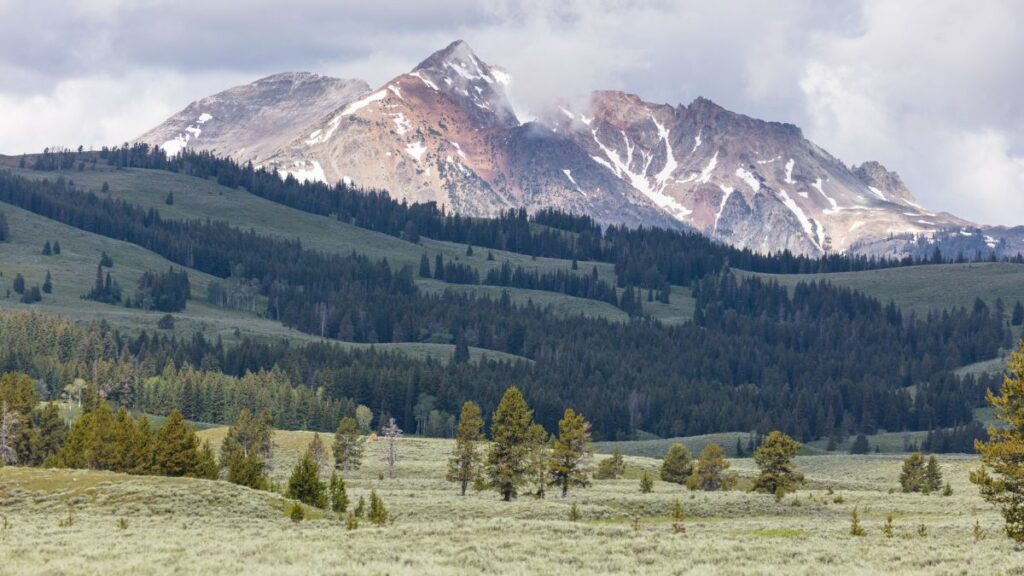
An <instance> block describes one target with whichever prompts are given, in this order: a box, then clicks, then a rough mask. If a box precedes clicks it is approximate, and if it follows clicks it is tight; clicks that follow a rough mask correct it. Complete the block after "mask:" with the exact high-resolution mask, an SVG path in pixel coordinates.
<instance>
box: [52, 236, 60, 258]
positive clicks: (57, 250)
mask: <svg viewBox="0 0 1024 576" xmlns="http://www.w3.org/2000/svg"><path fill="white" fill-rule="evenodd" d="M53 253H54V255H56V256H60V240H54V241H53Z"/></svg>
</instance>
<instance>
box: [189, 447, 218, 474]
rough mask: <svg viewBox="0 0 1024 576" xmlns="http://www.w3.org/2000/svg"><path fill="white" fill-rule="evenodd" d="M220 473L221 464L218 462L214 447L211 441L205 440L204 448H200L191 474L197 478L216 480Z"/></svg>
mask: <svg viewBox="0 0 1024 576" xmlns="http://www.w3.org/2000/svg"><path fill="white" fill-rule="evenodd" d="M219 475H220V465H218V464H217V456H216V455H215V454H214V453H213V447H212V446H210V441H209V440H206V441H204V442H203V446H202V448H200V449H199V453H198V454H197V455H196V462H195V467H194V468H193V469H192V474H191V476H194V477H196V478H205V479H207V480H216V479H217V478H218V476H219Z"/></svg>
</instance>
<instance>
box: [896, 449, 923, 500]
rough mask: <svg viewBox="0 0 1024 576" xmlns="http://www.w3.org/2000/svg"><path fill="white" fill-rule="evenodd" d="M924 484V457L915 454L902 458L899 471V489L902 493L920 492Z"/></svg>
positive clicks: (917, 453)
mask: <svg viewBox="0 0 1024 576" xmlns="http://www.w3.org/2000/svg"><path fill="white" fill-rule="evenodd" d="M926 484H927V482H926V481H925V462H924V456H922V455H921V454H920V453H919V452H915V453H913V454H911V455H910V456H907V457H906V458H904V459H903V469H902V470H901V471H900V487H901V488H902V489H903V491H904V492H921V491H922V490H924V489H925V487H926Z"/></svg>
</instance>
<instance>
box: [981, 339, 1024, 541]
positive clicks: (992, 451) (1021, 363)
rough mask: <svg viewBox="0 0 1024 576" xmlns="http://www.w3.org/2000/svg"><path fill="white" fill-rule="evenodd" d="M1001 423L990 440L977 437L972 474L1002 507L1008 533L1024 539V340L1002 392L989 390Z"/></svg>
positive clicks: (983, 492)
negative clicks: (977, 458) (977, 463)
mask: <svg viewBox="0 0 1024 576" xmlns="http://www.w3.org/2000/svg"><path fill="white" fill-rule="evenodd" d="M986 399H987V400H988V404H989V406H991V407H992V409H993V411H994V412H995V416H996V419H997V420H999V422H1000V425H999V426H995V425H993V426H990V427H989V429H988V435H989V439H988V440H987V441H981V440H977V441H975V443H974V446H975V449H976V450H977V451H978V452H979V453H980V454H981V463H982V466H981V468H979V469H978V470H975V471H974V472H972V473H971V482H973V483H975V484H977V485H978V489H979V490H980V491H981V496H982V497H983V498H985V500H987V501H989V502H991V503H993V504H996V505H997V506H999V509H1000V512H1002V514H1003V519H1004V520H1005V522H1006V524H1005V530H1006V534H1007V535H1008V536H1009V537H1010V538H1012V539H1014V540H1016V541H1017V542H1024V465H1022V464H1021V463H1022V462H1024V343H1022V344H1021V346H1020V348H1019V349H1018V350H1017V351H1016V352H1014V353H1013V354H1011V355H1010V361H1009V363H1008V365H1007V375H1006V376H1004V377H1003V385H1002V386H1001V387H1000V389H999V393H998V394H995V393H993V392H992V391H991V390H989V391H988V392H986Z"/></svg>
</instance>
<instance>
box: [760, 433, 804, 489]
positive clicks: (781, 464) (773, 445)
mask: <svg viewBox="0 0 1024 576" xmlns="http://www.w3.org/2000/svg"><path fill="white" fill-rule="evenodd" d="M799 450H800V443H799V442H797V441H796V440H793V439H792V438H790V437H789V436H787V435H786V434H783V433H782V432H779V431H778V430H775V431H773V432H771V433H770V434H768V436H767V437H766V438H765V439H764V441H763V442H761V446H759V447H758V449H757V450H755V451H754V463H755V464H757V466H758V468H760V469H761V474H760V475H759V476H758V477H757V479H755V480H754V491H755V492H761V493H767V494H775V495H776V497H777V498H778V497H781V496H782V495H784V494H786V493H787V492H793V491H794V490H796V489H797V487H798V486H800V484H802V483H803V481H804V475H803V474H801V473H799V472H797V471H796V465H795V464H794V463H793V457H794V456H796V453H797V452H798V451H799Z"/></svg>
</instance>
